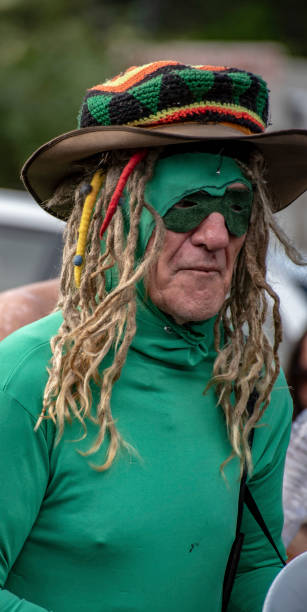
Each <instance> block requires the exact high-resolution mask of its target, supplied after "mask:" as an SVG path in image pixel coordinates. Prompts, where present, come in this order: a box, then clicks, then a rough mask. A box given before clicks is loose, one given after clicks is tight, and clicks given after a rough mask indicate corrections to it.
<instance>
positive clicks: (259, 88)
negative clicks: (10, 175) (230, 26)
mask: <svg viewBox="0 0 307 612" xmlns="http://www.w3.org/2000/svg"><path fill="white" fill-rule="evenodd" d="M157 89H158V91H157ZM204 98H205V100H204ZM267 100H268V90H267V86H266V84H265V83H264V81H262V79H261V77H257V76H256V75H253V74H252V73H248V72H245V71H242V70H238V69H235V68H230V69H229V68H224V67H216V66H215V67H212V66H197V67H194V66H186V65H184V64H181V63H179V62H168V61H167V62H166V61H165V62H155V63H152V64H147V65H146V66H141V67H133V68H130V69H129V70H127V71H126V72H124V73H122V74H121V75H118V76H117V77H115V78H114V79H111V80H110V81H107V82H106V83H104V84H102V85H97V86H95V87H93V88H92V89H90V90H88V91H87V94H86V97H85V100H84V103H83V106H82V108H81V112H80V125H81V127H80V128H79V129H77V130H73V131H71V132H67V133H65V134H62V135H60V136H58V137H57V138H54V139H53V140H51V141H49V142H47V143H46V144H44V145H43V146H41V147H40V148H39V149H38V150H37V151H35V152H34V153H33V154H32V155H31V157H30V158H29V159H28V160H27V161H26V163H25V164H24V166H23V168H22V173H21V176H22V180H23V182H24V185H25V187H26V189H27V190H28V191H29V192H30V193H31V195H32V196H33V197H34V199H35V200H36V201H37V202H38V203H39V204H44V203H45V202H46V201H47V200H48V199H49V198H50V197H52V195H53V194H54V192H55V190H56V188H57V187H58V185H59V184H60V183H61V182H62V180H63V179H66V178H68V177H70V176H71V177H73V176H74V175H76V174H79V173H80V164H81V165H82V161H83V160H86V159H88V158H90V157H92V156H94V155H97V154H99V153H103V152H106V151H111V150H114V149H143V148H146V147H161V146H165V145H178V144H187V143H197V142H201V143H204V144H205V143H208V145H210V143H212V142H215V143H217V144H218V145H220V146H221V149H222V148H223V146H225V147H226V148H227V146H228V145H232V149H233V147H234V146H236V145H238V147H240V146H241V145H242V143H245V145H252V146H253V147H254V148H256V149H258V150H259V151H260V152H261V153H262V154H263V156H264V159H265V161H266V165H267V175H266V180H267V184H268V188H269V190H270V192H271V194H272V196H273V204H272V206H273V212H278V211H280V210H282V209H284V208H285V207H286V206H288V205H289V204H291V202H293V201H294V200H295V199H296V198H297V197H298V196H300V195H301V194H302V193H303V192H304V191H305V190H306V189H307V130H296V129H293V130H281V131H275V132H273V131H268V132H264V130H265V128H266V125H267V110H268V103H267ZM104 123H105V124H106V123H108V125H104ZM49 212H51V213H53V214H55V215H56V216H61V213H60V212H59V208H58V207H57V210H56V211H52V210H50V211H49ZM63 218H65V216H64V215H63Z"/></svg>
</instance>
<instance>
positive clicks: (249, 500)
mask: <svg viewBox="0 0 307 612" xmlns="http://www.w3.org/2000/svg"><path fill="white" fill-rule="evenodd" d="M244 502H245V503H246V505H247V507H248V509H249V511H250V512H251V514H252V515H253V517H254V519H256V521H257V523H258V525H259V527H260V528H261V529H262V531H263V533H264V534H265V535H266V537H267V539H268V540H269V542H270V544H272V546H273V548H274V550H275V552H276V554H277V556H278V557H279V559H280V560H281V562H282V564H283V565H286V561H285V559H284V558H283V557H282V556H281V554H280V552H279V550H278V548H277V546H276V544H275V542H274V540H273V538H272V536H271V533H270V531H269V529H268V527H267V525H266V524H265V522H264V519H263V516H262V514H261V512H260V510H259V508H258V506H257V504H256V502H255V500H254V498H253V496H252V494H251V492H250V490H249V488H248V486H247V485H246V486H245V495H244Z"/></svg>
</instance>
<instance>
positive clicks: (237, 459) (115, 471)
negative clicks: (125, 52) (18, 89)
mask: <svg viewBox="0 0 307 612" xmlns="http://www.w3.org/2000/svg"><path fill="white" fill-rule="evenodd" d="M267 102H268V91H267V87H266V85H265V83H264V82H263V81H262V79H261V78H260V77H256V76H255V75H252V74H250V73H247V72H244V71H241V70H237V69H227V68H223V67H209V66H198V67H193V66H186V65H183V64H180V63H178V62H174V61H165V62H156V63H153V64H147V65H145V66H141V67H133V68H130V69H129V70H127V71H126V72H124V73H123V74H121V75H119V76H118V77H115V78H114V79H111V80H110V81H107V82H106V83H104V84H102V85H98V86H96V87H94V88H93V89H91V90H89V91H88V92H87V95H86V98H85V101H84V104H83V106H82V109H81V113H80V129H79V130H76V131H73V132H70V133H68V134H65V135H63V136H60V137H58V138H56V139H54V140H53V141H51V142H50V143H47V145H44V146H43V147H41V148H40V149H39V150H38V151H37V152H36V153H34V155H33V156H32V157H31V158H30V159H29V160H28V162H27V163H26V164H25V166H24V169H23V180H24V182H25V184H26V186H27V188H28V189H29V190H30V192H31V193H32V194H33V195H34V196H35V198H36V199H37V201H38V202H40V203H44V207H46V206H47V207H48V209H49V211H50V212H51V213H52V214H55V215H57V216H59V217H61V218H65V219H68V224H67V234H66V244H65V249H64V259H63V270H62V277H61V289H60V292H61V295H60V299H59V304H58V305H59V311H58V312H56V313H54V314H52V315H50V316H49V317H47V318H45V319H42V320H41V321H38V322H36V323H34V324H32V325H30V326H28V327H25V328H24V329H23V330H20V331H19V332H16V334H13V335H11V336H10V337H9V338H8V339H6V340H5V341H4V342H3V343H2V345H1V370H2V372H1V411H0V415H1V417H0V418H1V428H0V431H1V433H2V436H3V440H1V444H0V449H1V450H0V452H1V453H2V454H3V457H4V458H5V459H4V458H3V461H2V466H4V465H5V468H4V467H3V470H4V469H5V474H4V475H3V480H4V477H5V486H4V485H3V486H2V491H3V495H5V502H3V508H2V509H1V516H2V517H3V518H2V521H1V526H0V530H1V531H0V542H1V548H2V551H3V552H2V566H1V567H2V569H1V584H2V586H3V591H2V592H1V594H0V604H1V606H2V609H6V610H9V611H10V610H15V609H17V608H18V610H20V611H25V612H28V611H32V610H33V612H34V610H35V611H37V612H38V611H43V610H53V612H64V610H65V611H67V610H77V611H78V612H85V611H88V610H91V612H96V611H97V612H98V611H101V612H104V611H106V610H108V611H109V610H133V611H137V610H138V611H145V610H146V611H148V612H153V611H155V612H157V611H166V610H167V611H168V612H169V611H173V610H176V611H177V610H180V611H182V612H188V611H189V612H191V611H195V612H196V611H197V612H198V611H199V610H210V612H215V611H218V610H220V609H221V602H222V588H223V580H224V573H225V568H226V564H227V559H228V556H229V552H230V549H231V545H232V542H233V540H234V536H235V531H236V524H237V512H238V493H239V488H240V474H242V470H243V467H244V465H245V464H246V465H247V466H248V468H249V476H248V484H249V489H250V490H251V491H252V494H253V495H254V498H255V499H256V502H257V504H258V505H259V507H260V509H261V512H262V514H263V516H264V518H265V520H266V523H267V525H268V526H269V528H270V530H271V533H272V535H273V537H274V539H275V542H276V544H277V546H278V547H279V550H280V552H281V554H284V549H283V547H282V543H281V539H280V532H281V528H282V510H281V482H282V471H283V464H284V455H285V451H286V446H287V443H288V438H289V430H290V422H291V402H290V396H289V394H288V392H287V390H286V385H285V380H284V377H283V375H282V374H281V373H280V372H279V361H278V353H277V350H278V344H279V341H280V338H281V326H280V318H279V313H278V299H277V296H276V295H275V293H274V292H273V291H272V289H271V288H270V286H269V285H268V283H267V282H266V279H265V257H266V249H267V245H268V239H269V228H272V230H273V231H275V233H276V234H277V235H278V236H279V237H280V239H281V241H282V242H283V243H284V245H285V246H286V248H288V246H287V242H286V238H285V237H284V236H283V235H282V234H281V233H279V231H278V228H277V227H276V226H275V223H274V221H273V216H272V213H273V212H274V211H277V210H280V209H281V208H283V207H285V206H287V205H288V204H289V203H290V202H291V201H293V199H295V197H297V196H298V195H299V194H300V193H302V192H303V191H304V189H306V188H307V179H306V176H307V174H306V168H305V165H306V161H304V160H305V157H304V155H303V152H304V151H305V149H306V145H307V134H306V133H305V132H303V133H301V132H289V133H275V134H273V133H271V134H264V133H263V132H264V130H265V127H266V124H267V111H268V104H267ZM265 165H266V166H267V169H266V168H265ZM47 200H48V204H46V202H47ZM288 250H289V249H288ZM292 253H293V251H292ZM267 295H269V296H270V298H271V299H272V300H273V324H274V328H275V340H274V345H273V347H271V346H270V344H269V342H268V340H267V339H266V336H265V334H264V332H263V329H262V325H263V322H264V320H265V317H266V312H267V299H266V296H267ZM50 339H51V345H50ZM50 346H51V348H50ZM2 364H3V365H2ZM47 368H48V369H47ZM254 390H256V391H257V397H258V399H257V401H256V402H255V403H254V406H253V410H252V412H251V414H250V412H249V411H248V409H247V404H248V400H249V397H250V396H251V394H252V392H253V391H254ZM259 422H260V424H261V426H260V427H259V426H257V428H256V429H255V436H254V442H253V447H252V456H251V451H250V446H249V441H248V437H249V432H250V431H251V429H253V428H254V427H255V425H256V423H257V424H258V423H259ZM34 429H35V431H34ZM242 529H243V531H244V533H245V541H244V546H243V550H242V554H241V558H240V564H239V567H238V571H237V575H236V581H235V585H234V588H233V591H232V595H231V599H230V603H229V607H228V610H230V611H232V612H234V611H242V612H243V611H244V612H257V611H260V610H261V608H262V603H263V600H264V597H265V593H266V591H267V589H268V587H269V585H270V583H271V582H272V580H273V578H274V577H275V575H276V574H277V573H278V571H279V569H280V561H279V559H278V557H277V555H276V553H275V551H274V550H273V548H272V547H271V545H270V543H269V542H268V540H267V539H266V537H265V536H264V534H263V533H262V531H261V530H260V529H259V527H258V525H257V523H256V522H255V520H254V518H253V517H252V516H251V515H250V514H249V512H248V510H247V509H245V510H244V516H243V525H242ZM1 606H0V607H1Z"/></svg>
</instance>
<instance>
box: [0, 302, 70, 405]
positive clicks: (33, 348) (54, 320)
mask: <svg viewBox="0 0 307 612" xmlns="http://www.w3.org/2000/svg"><path fill="white" fill-rule="evenodd" d="M62 320H63V319H62V314H61V312H60V311H58V312H55V313H52V314H51V315H48V316H47V317H44V318H43V319H39V320H38V321H35V322H34V323H31V324H30V325H26V326H25V327H22V328H21V329H18V330H17V331H16V332H14V333H12V334H11V335H10V336H8V337H7V338H5V339H4V340H2V342H0V364H1V368H0V389H1V390H2V391H5V392H7V393H8V394H9V395H11V396H12V397H14V398H15V399H17V401H20V402H22V398H23V397H24V395H25V389H27V388H28V389H29V392H28V393H29V394H32V395H35V393H36V392H38V391H40V392H41V389H43V388H44V386H45V384H46V382H47V376H48V374H47V366H48V363H49V360H50V357H51V348H50V340H51V338H52V337H53V336H54V335H55V334H56V333H57V331H58V329H59V327H60V325H61V323H62Z"/></svg>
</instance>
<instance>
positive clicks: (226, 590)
mask: <svg viewBox="0 0 307 612" xmlns="http://www.w3.org/2000/svg"><path fill="white" fill-rule="evenodd" d="M257 398H258V393H257V391H256V390H255V389H254V390H253V392H252V393H251V395H250V397H249V399H248V403H247V411H248V413H249V414H252V412H253V409H254V406H255V403H256V401H257ZM253 438H254V429H252V431H251V433H250V436H249V445H250V448H252V444H253ZM246 479H247V467H246V466H245V467H244V470H243V474H242V478H241V484H240V491H239V501H238V518H237V527H236V537H235V539H234V542H233V545H232V547H231V551H230V554H229V557H228V561H227V566H226V570H225V575H224V582H223V596H222V612H226V610H227V607H228V603H229V599H230V595H231V591H232V587H233V583H234V580H235V576H236V572H237V568H238V564H239V560H240V554H241V550H242V546H243V541H244V533H241V524H242V517H243V507H244V503H245V504H246V506H247V507H248V509H249V511H250V512H251V514H252V515H253V517H254V519H255V520H256V521H257V523H258V525H259V527H260V528H261V529H262V531H263V533H264V534H265V536H266V537H267V539H268V540H269V542H270V544H271V545H272V546H273V548H274V550H275V552H276V554H277V555H278V557H279V559H280V561H281V562H282V564H283V565H286V562H285V560H284V559H283V557H282V556H281V554H280V552H279V550H278V548H277V546H276V544H275V542H274V540H273V538H272V536H271V533H270V531H269V529H268V527H267V525H266V523H265V521H264V519H263V516H262V514H261V512H260V510H259V508H258V506H257V504H256V502H255V500H254V498H253V496H252V494H251V492H250V490H249V488H248V486H247V484H246Z"/></svg>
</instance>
